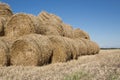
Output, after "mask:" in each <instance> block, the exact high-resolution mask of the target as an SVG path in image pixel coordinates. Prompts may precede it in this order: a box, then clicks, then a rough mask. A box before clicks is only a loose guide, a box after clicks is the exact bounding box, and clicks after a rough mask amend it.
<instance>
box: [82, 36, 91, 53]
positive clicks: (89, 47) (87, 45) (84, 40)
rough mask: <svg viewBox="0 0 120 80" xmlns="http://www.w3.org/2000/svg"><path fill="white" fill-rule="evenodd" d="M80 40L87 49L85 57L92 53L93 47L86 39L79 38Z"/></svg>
mask: <svg viewBox="0 0 120 80" xmlns="http://www.w3.org/2000/svg"><path fill="white" fill-rule="evenodd" d="M81 40H82V41H83V42H84V44H85V45H86V47H87V53H86V55H90V54H91V53H92V52H93V50H92V49H93V46H92V45H91V41H90V40H87V39H83V38H81Z"/></svg>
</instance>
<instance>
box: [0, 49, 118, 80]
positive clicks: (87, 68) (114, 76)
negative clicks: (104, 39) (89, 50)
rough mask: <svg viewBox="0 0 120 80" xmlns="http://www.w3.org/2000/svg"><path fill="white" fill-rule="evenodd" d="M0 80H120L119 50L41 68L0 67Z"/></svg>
mask: <svg viewBox="0 0 120 80" xmlns="http://www.w3.org/2000/svg"><path fill="white" fill-rule="evenodd" d="M0 80H120V50H119V49H118V50H101V51H100V53H99V54H96V55H89V56H82V57H79V58H78V60H72V61H70V62H66V63H55V64H50V65H47V66H42V67H32V66H28V67H23V66H10V67H0Z"/></svg>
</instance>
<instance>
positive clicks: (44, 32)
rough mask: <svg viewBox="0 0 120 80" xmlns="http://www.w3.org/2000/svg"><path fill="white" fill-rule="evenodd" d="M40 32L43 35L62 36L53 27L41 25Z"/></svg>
mask: <svg viewBox="0 0 120 80" xmlns="http://www.w3.org/2000/svg"><path fill="white" fill-rule="evenodd" d="M39 30H40V34H41V35H58V36H60V34H59V32H58V31H57V30H56V29H55V28H54V27H52V26H51V25H45V24H41V25H40V27H39Z"/></svg>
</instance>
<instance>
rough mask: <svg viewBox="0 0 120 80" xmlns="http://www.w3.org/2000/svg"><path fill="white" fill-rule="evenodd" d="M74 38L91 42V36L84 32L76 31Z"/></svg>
mask: <svg viewBox="0 0 120 80" xmlns="http://www.w3.org/2000/svg"><path fill="white" fill-rule="evenodd" d="M73 32H74V38H84V39H88V40H90V36H89V35H88V33H86V32H85V31H83V30H80V29H79V28H78V29H75V30H74V31H73Z"/></svg>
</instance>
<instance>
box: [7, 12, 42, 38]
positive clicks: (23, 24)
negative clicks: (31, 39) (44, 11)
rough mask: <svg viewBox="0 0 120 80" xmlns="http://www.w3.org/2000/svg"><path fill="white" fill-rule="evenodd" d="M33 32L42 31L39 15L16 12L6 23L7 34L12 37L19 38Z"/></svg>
mask: <svg viewBox="0 0 120 80" xmlns="http://www.w3.org/2000/svg"><path fill="white" fill-rule="evenodd" d="M31 33H40V32H39V22H38V19H37V17H35V16H33V15H30V14H23V13H19V14H15V15H13V16H12V17H11V19H10V20H9V22H7V23H6V25H5V36H7V37H10V38H13V37H15V38H18V37H19V36H23V35H26V34H31Z"/></svg>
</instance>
